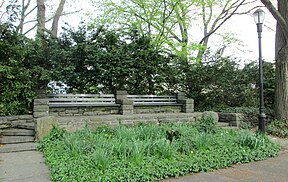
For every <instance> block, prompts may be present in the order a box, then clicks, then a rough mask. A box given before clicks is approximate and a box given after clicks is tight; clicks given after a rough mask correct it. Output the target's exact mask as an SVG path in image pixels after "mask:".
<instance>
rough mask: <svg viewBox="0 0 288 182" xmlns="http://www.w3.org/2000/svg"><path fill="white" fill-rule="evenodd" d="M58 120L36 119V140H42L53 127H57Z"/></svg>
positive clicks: (54, 118)
mask: <svg viewBox="0 0 288 182" xmlns="http://www.w3.org/2000/svg"><path fill="white" fill-rule="evenodd" d="M57 124H58V120H57V118H56V117H54V116H49V117H43V118H38V119H37V120H36V140H37V141H39V140H42V139H43V138H44V137H45V136H47V135H48V134H49V133H50V131H51V130H52V128H53V125H57Z"/></svg>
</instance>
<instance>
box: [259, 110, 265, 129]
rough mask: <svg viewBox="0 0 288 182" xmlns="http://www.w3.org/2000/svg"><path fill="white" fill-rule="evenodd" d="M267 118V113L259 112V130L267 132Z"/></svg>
mask: <svg viewBox="0 0 288 182" xmlns="http://www.w3.org/2000/svg"><path fill="white" fill-rule="evenodd" d="M265 120H266V115H265V114H264V113H260V114H259V131H260V132H261V133H265Z"/></svg>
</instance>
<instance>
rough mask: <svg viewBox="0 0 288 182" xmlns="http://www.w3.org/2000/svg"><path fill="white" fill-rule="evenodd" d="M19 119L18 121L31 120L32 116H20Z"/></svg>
mask: <svg viewBox="0 0 288 182" xmlns="http://www.w3.org/2000/svg"><path fill="white" fill-rule="evenodd" d="M19 119H20V120H33V116H32V115H20V116H19Z"/></svg>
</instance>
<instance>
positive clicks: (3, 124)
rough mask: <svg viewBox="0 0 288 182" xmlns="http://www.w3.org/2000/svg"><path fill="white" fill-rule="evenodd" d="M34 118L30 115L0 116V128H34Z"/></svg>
mask: <svg viewBox="0 0 288 182" xmlns="http://www.w3.org/2000/svg"><path fill="white" fill-rule="evenodd" d="M34 123H35V122H34V119H33V116H32V115H21V116H6V117H0V130H1V129H5V128H21V127H22V128H28V129H29V127H30V128H31V129H34V126H35V124H34Z"/></svg>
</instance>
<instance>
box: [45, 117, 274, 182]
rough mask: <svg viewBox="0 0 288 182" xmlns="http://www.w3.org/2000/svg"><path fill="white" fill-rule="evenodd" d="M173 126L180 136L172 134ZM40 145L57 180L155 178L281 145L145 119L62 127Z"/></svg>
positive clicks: (259, 156) (262, 154)
mask: <svg viewBox="0 0 288 182" xmlns="http://www.w3.org/2000/svg"><path fill="white" fill-rule="evenodd" d="M207 122H208V121H207ZM208 123H210V122H208ZM208 125H210V124H208ZM167 131H168V133H169V131H174V132H175V133H177V137H175V138H174V139H173V140H169V139H168V138H167ZM176 131H177V132H176ZM40 149H41V150H42V151H43V152H44V156H45V158H46V162H47V164H48V165H49V167H50V171H51V177H52V180H53V181H155V180H161V179H164V178H167V177H170V176H179V175H185V174H187V173H189V172H205V171H211V170H213V169H218V168H223V167H227V166H231V165H233V164H235V163H244V162H251V161H254V160H263V159H266V158H267V157H271V156H275V155H277V153H278V151H279V149H280V148H279V145H277V144H274V143H273V142H271V141H270V140H269V139H268V138H267V137H266V136H264V135H253V134H251V133H249V132H244V131H240V132H237V131H232V130H224V129H216V130H215V132H214V133H211V132H208V133H207V132H206V133H205V132H199V131H198V129H197V127H195V125H189V124H182V125H174V124H169V125H160V126H156V125H144V124H141V125H139V126H136V127H126V126H123V125H120V126H119V127H118V128H116V129H110V128H107V127H102V128H99V129H97V130H96V131H91V130H88V129H84V130H79V131H77V132H75V133H66V132H64V131H63V130H61V129H59V128H57V127H56V128H54V129H53V130H52V132H51V134H50V135H49V136H48V137H47V138H45V139H44V140H43V141H41V142H40Z"/></svg>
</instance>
